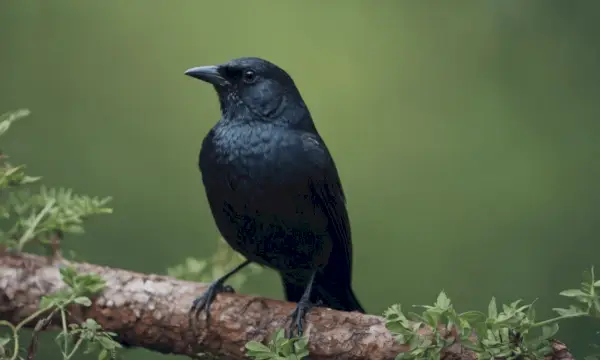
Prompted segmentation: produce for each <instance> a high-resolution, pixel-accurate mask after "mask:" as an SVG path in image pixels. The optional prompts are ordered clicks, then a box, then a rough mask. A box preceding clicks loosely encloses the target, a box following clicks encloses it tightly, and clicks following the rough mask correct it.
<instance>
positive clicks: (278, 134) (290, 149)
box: [200, 124, 300, 190]
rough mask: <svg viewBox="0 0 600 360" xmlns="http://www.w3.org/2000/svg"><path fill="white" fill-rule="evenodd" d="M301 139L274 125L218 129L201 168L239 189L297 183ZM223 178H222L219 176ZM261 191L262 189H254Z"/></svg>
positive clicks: (203, 155) (201, 160) (203, 157)
mask: <svg viewBox="0 0 600 360" xmlns="http://www.w3.org/2000/svg"><path fill="white" fill-rule="evenodd" d="M296 142H297V140H296V139H295V138H294V137H291V136H289V134H285V133H284V132H282V131H278V130H277V129H274V128H273V127H272V126H269V125H268V124H265V125H264V126H260V125H253V126H241V125H237V126H235V125H230V126H228V127H221V128H216V129H215V130H214V134H213V137H212V141H211V142H210V144H208V145H207V146H206V147H205V148H203V149H202V152H203V153H205V154H202V153H201V155H200V158H201V159H200V168H201V171H202V172H203V173H205V172H206V176H208V177H209V178H211V177H212V178H214V180H215V181H227V182H228V183H230V185H231V186H235V187H238V188H239V190H252V189H251V188H253V187H259V188H262V187H264V186H265V185H267V184H268V185H269V186H270V187H271V188H272V189H276V188H277V185H278V184H286V183H287V184H288V185H289V183H290V182H293V181H294V180H293V176H294V173H295V172H296V171H295V170H294V169H295V168H296V167H297V165H299V164H294V162H295V160H297V159H298V156H297V155H300V154H297V153H295V148H296V146H295V145H296ZM203 176H204V175H203ZM217 178H219V179H217ZM254 190H258V189H254Z"/></svg>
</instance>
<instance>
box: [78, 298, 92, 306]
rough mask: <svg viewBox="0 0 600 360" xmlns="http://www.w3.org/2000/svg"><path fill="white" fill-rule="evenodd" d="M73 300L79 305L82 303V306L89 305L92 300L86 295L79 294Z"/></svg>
mask: <svg viewBox="0 0 600 360" xmlns="http://www.w3.org/2000/svg"><path fill="white" fill-rule="evenodd" d="M73 302H75V303H76V304H79V305H83V306H86V307H87V306H91V305H92V300H90V299H89V298H88V297H85V296H80V297H76V298H75V299H74V300H73Z"/></svg>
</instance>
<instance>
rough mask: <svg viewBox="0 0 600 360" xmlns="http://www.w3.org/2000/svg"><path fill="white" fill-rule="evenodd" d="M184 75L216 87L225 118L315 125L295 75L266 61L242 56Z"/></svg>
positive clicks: (189, 71)
mask: <svg viewBox="0 0 600 360" xmlns="http://www.w3.org/2000/svg"><path fill="white" fill-rule="evenodd" d="M185 74H186V75H188V76H191V77H193V78H196V79H200V80H202V81H205V82H207V83H210V84H212V85H213V86H214V88H215V90H216V92H217V94H218V96H219V101H220V103H221V112H222V113H223V118H224V119H225V120H228V121H235V120H243V121H252V120H255V121H264V122H278V123H281V124H286V125H292V126H300V127H304V126H308V125H310V126H312V120H311V119H310V114H309V112H308V109H307V108H306V105H305V104H304V101H303V100H302V96H301V95H300V92H299V91H298V89H297V88H296V85H295V84H294V81H293V80H292V78H291V77H290V76H289V75H288V74H287V73H286V72H285V71H284V70H283V69H281V68H280V67H278V66H277V65H275V64H273V63H271V62H269V61H267V60H263V59H259V58H253V57H245V58H239V59H234V60H231V61H229V62H226V63H224V64H220V65H210V66H199V67H194V68H191V69H188V70H186V72H185Z"/></svg>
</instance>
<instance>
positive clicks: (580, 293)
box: [560, 289, 588, 297]
mask: <svg viewBox="0 0 600 360" xmlns="http://www.w3.org/2000/svg"><path fill="white" fill-rule="evenodd" d="M560 295H562V296H566V297H585V296H588V294H586V293H584V292H583V291H581V290H579V289H569V290H563V291H561V292H560Z"/></svg>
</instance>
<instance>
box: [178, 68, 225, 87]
mask: <svg viewBox="0 0 600 360" xmlns="http://www.w3.org/2000/svg"><path fill="white" fill-rule="evenodd" d="M185 75H187V76H191V77H193V78H196V79H200V80H202V81H206V82H207V83H209V84H213V85H217V86H224V85H227V84H229V82H228V81H227V80H226V79H225V78H224V77H223V76H222V75H221V73H219V67H218V66H214V65H211V66H198V67H194V68H191V69H187V70H186V71H185Z"/></svg>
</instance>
